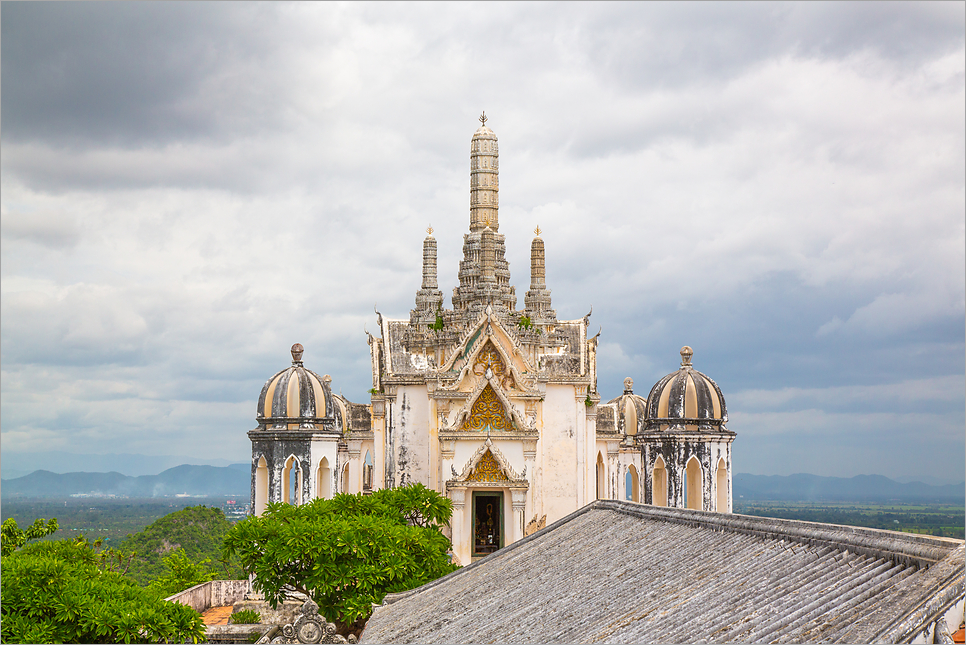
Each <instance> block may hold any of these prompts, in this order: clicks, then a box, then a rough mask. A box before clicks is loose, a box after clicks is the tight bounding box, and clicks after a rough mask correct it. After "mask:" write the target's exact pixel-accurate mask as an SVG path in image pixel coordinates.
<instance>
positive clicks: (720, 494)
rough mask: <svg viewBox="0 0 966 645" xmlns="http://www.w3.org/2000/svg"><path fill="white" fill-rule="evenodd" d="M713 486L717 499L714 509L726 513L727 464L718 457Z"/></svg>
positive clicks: (727, 510)
mask: <svg viewBox="0 0 966 645" xmlns="http://www.w3.org/2000/svg"><path fill="white" fill-rule="evenodd" d="M715 488H717V496H716V497H717V500H716V505H715V509H714V510H716V511H718V512H719V513H728V512H729V509H728V466H727V464H725V460H724V459H718V472H717V473H716V474H715Z"/></svg>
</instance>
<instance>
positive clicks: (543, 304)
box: [523, 227, 557, 322]
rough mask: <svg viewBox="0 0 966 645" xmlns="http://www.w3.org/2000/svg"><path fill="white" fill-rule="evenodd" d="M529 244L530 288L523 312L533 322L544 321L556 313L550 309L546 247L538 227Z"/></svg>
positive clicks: (554, 317)
mask: <svg viewBox="0 0 966 645" xmlns="http://www.w3.org/2000/svg"><path fill="white" fill-rule="evenodd" d="M534 233H536V234H537V236H536V237H535V238H533V242H532V243H531V244H530V290H529V291H527V295H526V296H524V299H523V302H524V312H525V313H526V315H527V316H528V317H530V319H531V320H533V321H534V322H546V321H553V320H556V319H557V313H556V312H555V311H554V310H553V309H551V305H550V290H549V289H547V266H546V249H545V248H544V244H543V240H542V239H541V238H540V228H539V227H538V228H537V229H536V230H535V231H534Z"/></svg>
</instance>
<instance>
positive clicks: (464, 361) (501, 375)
mask: <svg viewBox="0 0 966 645" xmlns="http://www.w3.org/2000/svg"><path fill="white" fill-rule="evenodd" d="M441 371H458V372H459V376H457V378H456V380H455V382H454V383H453V384H452V385H450V386H447V387H445V388H444V389H452V390H461V391H463V392H465V391H467V390H468V389H472V387H473V383H474V382H475V381H478V380H480V378H481V377H482V378H486V379H489V378H491V376H488V374H489V375H492V376H494V377H496V378H497V380H498V382H499V383H500V386H501V387H502V388H503V389H505V390H511V389H515V390H520V391H523V392H531V391H532V389H533V383H532V382H530V381H532V380H533V379H532V378H529V379H525V378H524V377H523V374H525V373H530V372H534V369H533V367H532V366H531V365H530V364H529V362H528V361H527V359H526V357H525V356H524V355H523V353H522V352H521V351H520V348H519V345H518V343H517V342H516V340H515V339H514V337H513V336H512V335H511V334H510V333H509V332H507V330H506V329H504V328H503V325H502V324H501V323H500V321H499V319H498V318H496V317H495V316H493V315H492V314H489V315H484V316H482V317H481V318H480V321H479V323H478V324H477V326H476V327H474V328H473V329H472V330H471V331H470V332H469V333H468V334H467V335H466V338H465V339H464V340H463V341H462V342H461V343H460V345H458V346H457V347H456V349H455V350H454V351H453V353H452V354H451V356H450V358H449V360H447V361H446V363H445V364H444V365H443V367H442V368H441Z"/></svg>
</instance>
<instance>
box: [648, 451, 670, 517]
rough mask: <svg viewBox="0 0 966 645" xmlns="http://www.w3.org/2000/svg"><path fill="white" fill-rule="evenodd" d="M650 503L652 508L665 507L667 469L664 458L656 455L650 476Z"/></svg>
mask: <svg viewBox="0 0 966 645" xmlns="http://www.w3.org/2000/svg"><path fill="white" fill-rule="evenodd" d="M651 503H652V504H654V506H667V468H665V467H664V458H663V457H661V456H660V455H658V457H657V461H655V462H654V472H653V473H652V475H651Z"/></svg>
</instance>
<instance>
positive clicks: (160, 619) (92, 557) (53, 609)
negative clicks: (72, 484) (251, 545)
mask: <svg viewBox="0 0 966 645" xmlns="http://www.w3.org/2000/svg"><path fill="white" fill-rule="evenodd" d="M115 555H116V552H113V551H112V550H110V549H108V550H106V551H101V552H99V551H98V550H97V543H95V544H91V543H90V542H89V541H87V540H86V539H84V538H83V537H81V538H76V539H73V540H56V541H48V542H38V543H35V544H29V545H27V546H25V547H23V548H22V549H20V550H18V551H12V552H11V553H9V554H7V555H4V556H3V563H2V566H3V577H2V580H0V584H2V591H0V594H2V603H0V611H2V620H0V625H2V627H0V629H2V640H3V642H5V643H119V642H124V643H133V642H145V643H147V642H155V643H156V642H158V641H160V640H165V641H168V642H186V641H191V642H198V641H199V640H200V639H202V638H204V634H205V627H204V623H203V622H202V620H201V616H200V615H199V614H198V613H197V612H196V611H195V610H194V609H192V608H191V607H188V606H186V605H180V604H176V603H170V602H165V601H164V600H162V599H161V598H160V597H159V596H158V595H157V594H156V593H154V592H152V591H151V590H148V589H144V588H143V587H140V586H139V585H138V584H137V583H135V582H133V581H132V580H130V579H128V578H126V577H124V575H123V574H122V573H120V572H119V571H117V570H116V567H117V566H118V563H123V561H124V558H117V557H114V556H115Z"/></svg>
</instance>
